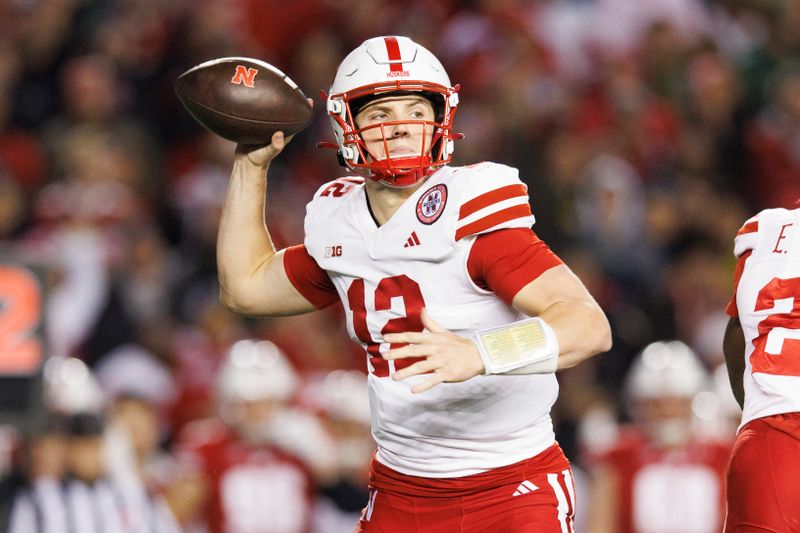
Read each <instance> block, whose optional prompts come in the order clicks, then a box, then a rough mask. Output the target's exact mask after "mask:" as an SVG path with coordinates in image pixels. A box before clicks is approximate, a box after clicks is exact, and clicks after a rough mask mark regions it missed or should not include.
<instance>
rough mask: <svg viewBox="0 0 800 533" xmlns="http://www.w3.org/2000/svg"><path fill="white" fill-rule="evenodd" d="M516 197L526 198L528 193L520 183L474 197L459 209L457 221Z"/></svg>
mask: <svg viewBox="0 0 800 533" xmlns="http://www.w3.org/2000/svg"><path fill="white" fill-rule="evenodd" d="M517 196H526V197H527V196H528V191H527V190H526V189H525V186H524V185H522V184H521V183H518V184H516V185H506V186H505V187H500V188H499V189H495V190H493V191H489V192H487V193H484V194H481V195H480V196H476V197H475V198H473V199H472V200H470V201H469V202H466V203H464V205H462V206H461V209H460V210H459V212H458V219H459V220H461V219H462V218H466V217H468V216H470V215H471V214H472V213H475V212H476V211H478V210H480V209H483V208H484V207H487V206H490V205H492V204H496V203H497V202H502V201H503V200H508V199H509V198H514V197H517Z"/></svg>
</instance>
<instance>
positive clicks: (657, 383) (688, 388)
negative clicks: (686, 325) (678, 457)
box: [625, 340, 709, 446]
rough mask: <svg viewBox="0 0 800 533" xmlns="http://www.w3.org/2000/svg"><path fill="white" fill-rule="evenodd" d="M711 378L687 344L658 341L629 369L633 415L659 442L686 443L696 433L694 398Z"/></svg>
mask: <svg viewBox="0 0 800 533" xmlns="http://www.w3.org/2000/svg"><path fill="white" fill-rule="evenodd" d="M708 380H709V374H708V371H707V370H706V369H705V367H704V366H703V365H702V363H701V362H700V359H699V358H698V357H697V355H695V353H694V351H692V349H691V348H689V347H688V346H687V345H686V344H684V343H682V342H680V341H674V340H673V341H659V342H654V343H652V344H650V345H648V346H647V347H646V348H645V349H644V350H642V352H641V353H640V354H639V355H638V356H637V358H636V360H635V361H634V363H633V365H632V366H631V369H630V371H629V372H628V376H627V380H626V385H625V392H626V396H627V401H628V407H629V409H630V412H631V415H632V416H633V419H634V420H635V421H636V422H637V423H638V424H639V425H640V426H641V427H642V429H643V430H644V431H645V433H647V434H648V435H649V437H650V438H651V439H652V440H653V441H654V442H656V443H657V444H660V445H664V446H676V445H680V444H682V443H685V442H686V441H687V440H688V439H689V438H690V436H691V435H692V418H693V413H692V402H693V400H694V398H695V397H696V396H697V395H698V394H699V393H701V392H702V391H704V390H705V389H706V387H707V386H708Z"/></svg>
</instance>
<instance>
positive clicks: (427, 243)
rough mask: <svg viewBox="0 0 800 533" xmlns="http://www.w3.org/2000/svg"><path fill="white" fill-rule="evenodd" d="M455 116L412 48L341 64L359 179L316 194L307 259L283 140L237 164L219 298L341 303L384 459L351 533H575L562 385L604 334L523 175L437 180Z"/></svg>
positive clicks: (384, 44) (407, 42) (348, 146)
mask: <svg viewBox="0 0 800 533" xmlns="http://www.w3.org/2000/svg"><path fill="white" fill-rule="evenodd" d="M458 105H459V93H458V86H455V87H454V86H453V85H452V84H451V83H450V79H449V78H448V76H447V73H446V72H445V70H444V68H443V67H442V65H441V63H440V62H439V61H438V60H437V59H436V57H435V56H434V55H433V54H431V52H429V51H428V50H427V49H425V48H424V47H422V46H420V45H419V44H417V43H415V42H413V41H412V40H411V39H409V38H407V37H399V36H386V37H376V38H372V39H368V40H366V41H365V42H364V43H362V44H361V45H360V46H359V47H357V48H356V49H355V50H353V51H352V52H351V53H350V54H349V55H348V56H347V57H346V58H345V59H344V61H342V63H341V64H340V65H339V67H338V70H337V72H336V75H335V77H334V80H333V83H332V85H331V87H330V91H329V93H328V95H327V97H326V101H325V106H326V110H327V114H328V116H329V118H330V121H331V124H332V126H333V130H334V135H335V139H336V144H335V148H336V149H337V151H338V156H339V160H340V162H341V163H342V164H343V165H344V166H346V167H347V168H348V169H349V170H351V171H355V173H357V174H359V175H358V176H353V175H350V176H346V177H343V178H339V179H335V180H333V181H330V182H328V183H326V184H324V185H322V186H321V187H320V188H319V190H318V191H317V193H316V194H315V195H314V197H313V198H312V199H311V201H310V203H309V204H308V207H307V212H306V218H305V242H304V244H302V245H298V246H293V247H289V248H287V249H284V250H280V251H278V250H276V249H275V247H274V246H273V244H272V242H271V240H270V236H269V233H268V231H267V229H266V228H265V225H264V210H265V207H266V205H267V202H266V201H265V200H266V191H267V182H266V175H267V171H268V167H269V165H270V163H271V161H272V160H273V159H274V158H275V157H276V156H277V155H278V154H279V153H280V152H281V150H283V148H284V147H285V146H286V143H287V142H288V141H289V139H288V138H285V137H284V135H283V133H282V132H277V133H276V134H275V135H274V136H273V137H272V139H271V143H270V144H269V145H267V146H263V147H253V146H239V147H237V151H236V157H235V161H234V164H233V169H232V172H231V178H230V183H229V187H228V193H227V197H226V200H225V205H224V208H223V212H222V216H221V221H220V229H219V235H218V241H217V256H218V268H219V278H220V286H221V299H222V301H223V302H224V303H225V305H227V306H228V307H229V308H231V309H233V310H235V311H237V312H240V313H244V314H247V315H257V316H280V315H289V314H297V313H305V312H309V311H313V310H315V309H317V308H324V307H326V306H329V305H331V304H333V303H335V302H338V301H341V302H342V304H343V307H344V310H345V313H346V318H347V326H348V330H349V332H350V335H351V336H352V338H353V339H354V340H356V341H357V342H359V343H361V344H362V345H363V347H364V349H365V351H366V366H367V369H368V371H369V392H370V404H371V409H372V433H373V436H374V438H375V440H376V443H377V452H376V455H375V460H374V461H373V464H372V472H371V476H370V491H371V492H370V500H369V503H368V505H367V507H366V508H365V510H364V512H363V515H362V518H361V520H360V521H359V525H358V526H357V531H364V532H373V531H403V532H405V531H414V530H424V531H426V532H429V533H435V532H439V531H441V532H448V533H449V532H451V531H473V530H474V531H515V532H518V533H525V532H528V531H571V528H572V516H573V513H574V505H575V498H574V486H573V483H572V474H571V471H570V466H569V462H568V461H567V458H566V457H565V456H564V454H563V452H562V451H561V449H560V448H559V446H558V444H557V443H556V442H555V438H554V433H553V425H552V422H551V419H550V408H551V406H552V405H553V402H555V399H556V397H557V395H558V383H557V381H556V377H555V372H556V370H558V369H562V368H568V367H571V366H574V365H576V364H578V363H580V362H581V361H583V360H584V359H587V358H588V357H591V356H593V355H595V354H597V353H600V352H603V351H606V350H608V349H609V347H610V343H611V340H610V339H611V335H610V330H609V325H608V321H607V319H606V317H605V315H604V313H603V312H602V310H601V309H600V307H599V306H598V305H597V303H596V302H595V300H594V299H593V298H592V296H591V295H590V294H589V293H588V291H587V290H586V288H585V287H584V285H583V284H582V283H581V282H580V280H579V279H578V278H577V277H576V276H575V275H574V274H573V273H572V271H571V270H570V269H569V268H568V267H567V266H566V265H565V264H564V263H563V262H562V261H561V260H560V259H559V258H558V257H557V256H556V255H555V254H554V253H553V252H552V251H551V250H550V249H549V248H548V246H547V245H546V244H545V243H544V242H542V241H541V240H540V239H539V238H538V237H537V236H536V234H535V233H534V232H533V231H531V229H530V227H531V225H532V224H533V222H534V217H533V215H532V213H531V208H530V205H529V203H528V191H527V187H526V186H525V184H524V183H523V182H522V181H521V180H520V178H519V176H518V171H517V170H516V169H514V168H511V167H508V166H504V165H501V164H496V163H491V162H483V163H478V164H474V165H468V166H459V167H457V166H450V165H449V163H450V161H451V159H452V156H453V151H454V148H455V141H456V140H457V139H458V138H459V135H457V134H456V133H454V132H453V118H454V115H455V113H456V109H457V108H458ZM509 111H510V112H513V110H509ZM465 524H466V526H464V527H466V529H461V528H462V525H465Z"/></svg>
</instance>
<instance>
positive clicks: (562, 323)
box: [512, 264, 611, 370]
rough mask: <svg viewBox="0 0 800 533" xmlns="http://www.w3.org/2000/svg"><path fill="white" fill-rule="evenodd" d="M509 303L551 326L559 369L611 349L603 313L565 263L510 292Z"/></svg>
mask: <svg viewBox="0 0 800 533" xmlns="http://www.w3.org/2000/svg"><path fill="white" fill-rule="evenodd" d="M512 306H513V307H514V308H515V309H517V310H518V311H521V312H522V313H525V314H526V315H528V316H535V317H539V318H541V319H542V320H544V321H545V322H546V323H547V324H548V325H549V326H550V327H551V328H553V331H554V332H555V334H556V338H557V339H558V347H559V355H558V367H557V368H558V369H559V370H561V369H564V368H570V367H573V366H575V365H577V364H578V363H580V362H581V361H584V360H585V359H588V358H589V357H592V356H593V355H597V354H599V353H602V352H606V351H608V350H609V349H611V327H610V326H609V324H608V319H607V318H606V315H605V313H604V312H603V310H602V309H601V308H600V306H599V305H598V304H597V302H596V301H595V300H594V298H592V295H591V294H589V291H588V290H586V287H585V286H584V285H583V283H582V282H581V280H580V279H578V276H576V275H575V274H574V273H573V272H572V270H570V269H569V267H567V266H566V265H563V264H562V265H557V266H554V267H552V268H550V269H548V270H546V271H545V272H543V273H542V274H541V275H540V276H539V277H537V278H536V279H534V280H533V281H531V282H529V283H528V284H527V285H525V286H524V287H523V288H522V289H520V291H519V292H517V294H516V295H515V296H514V299H513V300H512Z"/></svg>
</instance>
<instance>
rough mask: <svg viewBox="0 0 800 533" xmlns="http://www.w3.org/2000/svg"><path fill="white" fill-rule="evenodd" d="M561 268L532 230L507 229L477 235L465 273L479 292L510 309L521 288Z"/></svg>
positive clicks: (557, 259) (559, 260)
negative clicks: (484, 292) (495, 298)
mask: <svg viewBox="0 0 800 533" xmlns="http://www.w3.org/2000/svg"><path fill="white" fill-rule="evenodd" d="M561 264H563V261H561V259H559V257H558V256H557V255H556V254H555V253H553V251H552V250H550V247H549V246H547V245H546V244H545V243H544V241H542V240H541V239H540V238H539V237H538V236H537V235H536V233H534V232H533V230H531V229H529V228H508V229H501V230H497V231H493V232H491V233H485V234H483V235H479V236H478V238H477V239H475V243H474V244H473V245H472V250H470V254H469V259H468V260H467V271H468V272H469V276H470V277H471V278H472V281H473V282H474V283H475V284H476V285H477V286H478V287H480V288H482V289H485V290H489V291H492V292H494V293H495V294H497V295H498V296H499V297H500V298H501V299H502V300H503V301H504V302H505V303H506V304H508V305H511V302H512V300H513V299H514V296H516V295H517V293H518V292H519V291H520V289H522V288H523V287H524V286H525V285H527V284H528V283H530V282H531V281H533V280H535V279H536V278H538V277H539V276H540V275H542V273H544V272H545V271H546V270H549V269H551V268H553V267H554V266H558V265H561Z"/></svg>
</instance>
